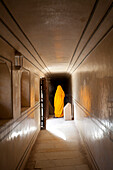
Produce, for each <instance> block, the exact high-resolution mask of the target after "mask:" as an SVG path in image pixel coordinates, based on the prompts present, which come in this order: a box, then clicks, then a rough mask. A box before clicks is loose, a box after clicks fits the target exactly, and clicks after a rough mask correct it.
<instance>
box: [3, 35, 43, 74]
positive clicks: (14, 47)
mask: <svg viewBox="0 0 113 170" xmlns="http://www.w3.org/2000/svg"><path fill="white" fill-rule="evenodd" d="M0 38H1V39H2V40H4V41H5V42H6V43H7V44H8V45H9V46H10V47H11V48H13V49H14V50H17V49H16V48H15V47H14V46H13V45H12V44H10V43H9V42H8V41H7V40H6V39H5V38H4V37H3V36H1V35H0ZM22 55H23V54H22ZM23 57H24V58H25V59H26V60H27V61H28V62H29V63H30V64H32V65H33V66H34V67H36V68H37V69H38V70H39V71H40V72H41V73H43V74H45V73H44V72H43V71H42V70H40V68H39V67H37V66H36V65H35V64H34V63H32V62H31V61H30V60H29V59H28V58H27V57H25V56H24V55H23Z"/></svg>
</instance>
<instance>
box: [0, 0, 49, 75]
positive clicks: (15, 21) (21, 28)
mask: <svg viewBox="0 0 113 170" xmlns="http://www.w3.org/2000/svg"><path fill="white" fill-rule="evenodd" d="M1 3H2V5H3V6H4V8H5V9H6V11H7V12H8V14H9V15H10V17H11V18H12V20H13V21H14V22H15V24H16V25H17V27H18V28H19V30H20V31H21V32H22V34H23V35H24V36H25V38H26V39H27V40H28V42H29V43H30V45H31V46H32V48H33V49H34V51H35V52H36V54H37V55H38V57H39V58H40V60H41V61H42V63H43V64H44V66H45V67H46V68H47V69H48V67H47V66H46V64H45V62H44V61H43V59H42V58H41V56H40V55H39V53H38V51H37V50H36V48H35V47H34V45H33V44H32V43H31V41H30V40H29V38H28V37H27V35H26V34H25V32H24V31H23V30H22V28H21V27H20V25H19V24H18V22H17V21H16V19H15V18H14V16H13V15H12V13H11V12H10V10H9V9H8V7H7V6H6V4H5V3H4V1H3V0H1ZM48 71H49V72H50V70H49V69H48Z"/></svg>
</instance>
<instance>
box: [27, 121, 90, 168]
mask: <svg viewBox="0 0 113 170" xmlns="http://www.w3.org/2000/svg"><path fill="white" fill-rule="evenodd" d="M46 124H47V129H46V130H41V131H40V133H39V135H38V138H37V139H36V142H35V144H34V146H33V148H32V151H31V153H30V156H29V158H28V161H27V164H26V167H25V170H33V169H38V170H39V169H40V170H71V169H72V170H90V169H91V168H89V165H90V164H89V162H88V160H87V155H86V153H85V150H84V147H83V145H82V143H81V140H80V137H79V133H78V131H77V128H76V126H75V123H74V121H73V120H72V121H65V120H64V118H50V119H48V120H47V123H46Z"/></svg>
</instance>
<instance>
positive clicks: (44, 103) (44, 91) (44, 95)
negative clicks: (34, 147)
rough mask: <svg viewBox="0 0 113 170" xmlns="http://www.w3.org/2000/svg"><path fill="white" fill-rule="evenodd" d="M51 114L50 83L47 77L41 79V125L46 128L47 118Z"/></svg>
mask: <svg viewBox="0 0 113 170" xmlns="http://www.w3.org/2000/svg"><path fill="white" fill-rule="evenodd" d="M48 115H49V97H48V83H47V80H46V78H41V79H40V125H41V129H46V119H47V118H48Z"/></svg>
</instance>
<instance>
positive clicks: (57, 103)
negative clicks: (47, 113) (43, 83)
mask: <svg viewBox="0 0 113 170" xmlns="http://www.w3.org/2000/svg"><path fill="white" fill-rule="evenodd" d="M64 97H65V93H64V91H63V89H62V87H61V86H60V85H58V86H57V90H56V93H55V97H54V113H55V117H63V116H64V114H63V108H64Z"/></svg>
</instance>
